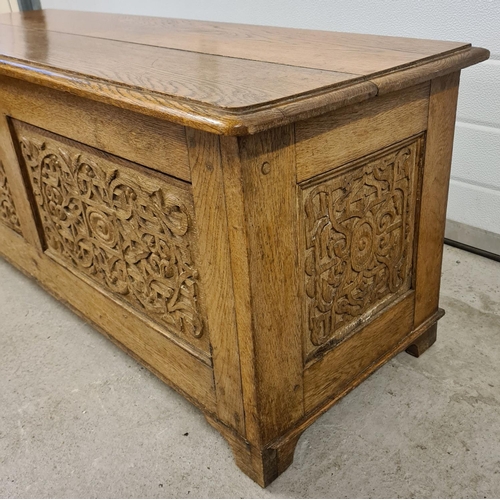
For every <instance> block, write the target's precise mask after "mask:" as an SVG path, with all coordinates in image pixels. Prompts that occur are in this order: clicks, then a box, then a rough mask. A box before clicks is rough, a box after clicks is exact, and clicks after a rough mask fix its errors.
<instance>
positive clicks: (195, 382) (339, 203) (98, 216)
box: [0, 11, 489, 486]
mask: <svg viewBox="0 0 500 500" xmlns="http://www.w3.org/2000/svg"><path fill="white" fill-rule="evenodd" d="M0 54H1V55H0V253H1V254H2V255H3V257H5V258H6V259H7V260H8V261H10V262H11V263H12V264H14V265H15V266H17V267H18V268H19V269H21V270H22V271H24V272H25V273H26V274H28V275H29V276H32V277H34V278H35V279H37V280H38V281H39V282H40V284H41V285H42V286H43V287H45V288H46V289H47V290H48V291H49V292H50V293H52V294H54V295H55V296H56V297H58V298H59V299H60V300H61V301H63V302H65V303H66V304H68V306H70V307H71V308H72V309H74V310H75V311H76V312H77V313H78V314H80V315H81V316H83V317H84V318H86V319H87V320H88V321H90V322H92V323H93V324H94V325H95V327H96V328H97V329H98V330H100V331H102V332H103V333H104V334H106V335H108V336H109V337H110V338H111V339H112V340H113V341H115V342H116V343H117V344H118V345H119V346H120V347H122V348H123V349H125V350H126V351H127V352H129V353H130V354H131V355H132V356H134V357H135V358H136V359H138V360H140V361H141V362H142V363H143V364H144V365H145V366H147V367H148V368H149V369H150V370H151V371H153V372H154V373H155V374H156V375H158V377H160V378H161V379H162V380H164V381H165V382H166V383H168V384H169V385H171V386H172V387H174V388H175V389H176V390H178V391H179V392H180V393H181V394H183V395H184V396H185V397H186V398H188V399H189V400H190V401H192V402H193V403H194V404H195V405H196V406H198V407H199V408H200V409H201V410H202V411H203V412H204V414H205V415H206V418H207V419H208V421H209V422H210V423H211V424H212V425H214V426H215V427H216V428H217V429H218V430H219V431H220V432H221V433H222V435H223V436H224V437H225V438H226V439H227V441H228V442H229V444H230V445H231V447H232V449H233V451H234V454H235V458H236V462H237V464H238V465H239V466H240V467H241V469H242V470H243V471H244V472H245V473H246V474H248V475H249V476H250V477H251V478H253V479H254V480H255V481H257V482H258V483H259V484H260V485H262V486H265V485H267V484H269V483H270V482H271V481H272V480H273V479H275V478H276V477H277V476H278V475H279V474H281V473H282V472H283V471H284V470H285V469H286V467H287V466H288V465H289V464H290V463H291V461H292V459H293V451H294V447H295V444H296V442H297V440H298V438H299V436H300V434H301V432H302V431H303V430H304V429H305V428H306V427H307V426H309V425H310V424H311V423H313V422H314V420H315V419H316V418H318V416H320V415H321V414H322V413H323V412H325V411H326V410H327V409H328V408H329V407H330V406H331V405H333V404H334V403H335V402H336V401H338V400H339V398H341V397H342V396H344V395H345V394H346V393H347V392H348V391H350V390H351V389H353V388H354V387H356V386H357V385H358V384H359V383H360V382H362V381H363V380H364V379H365V378H366V377H368V376H369V375H370V374H371V373H372V372H373V371H374V370H376V369H377V368H378V367H380V366H381V365H382V364H383V363H385V362H386V361H387V360H389V359H390V358H391V357H392V356H394V355H395V354H397V353H398V352H400V351H402V350H405V349H406V350H408V352H410V354H413V355H416V356H418V355H419V354H421V353H422V352H423V351H425V349H427V348H428V347H429V346H430V345H431V344H432V343H433V342H434V340H435V338H436V322H437V320H438V319H439V317H440V316H441V315H442V311H441V310H440V309H439V308H438V295H439V280H440V269H441V257H442V245H443V231H444V222H445V212H446V200H447V191H448V181H449V174H450V163H451V150H452V142H453V131H454V124H455V109H456V100H457V92H458V83H459V72H460V70H461V69H462V68H464V67H466V66H469V65H472V64H475V63H478V62H480V61H482V60H484V59H486V58H487V57H488V55H489V54H488V51H487V50H484V49H480V48H472V47H470V45H469V44H464V43H455V42H441V41H428V40H413V39H403V38H389V37H381V36H367V35H354V34H346V33H330V32H314V31H306V30H291V29H280V28H268V27H258V26H245V25H230V24H223V23H209V22H198V21H186V20H174V19H160V18H146V17H133V16H117V15H108V14H91V13H70V12H64V11H44V12H32V13H27V14H12V15H10V14H8V15H3V16H0Z"/></svg>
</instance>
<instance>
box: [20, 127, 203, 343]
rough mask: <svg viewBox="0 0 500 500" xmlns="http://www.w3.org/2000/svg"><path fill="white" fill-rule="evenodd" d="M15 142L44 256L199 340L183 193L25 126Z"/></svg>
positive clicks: (195, 279)
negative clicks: (35, 207) (40, 231)
mask: <svg viewBox="0 0 500 500" xmlns="http://www.w3.org/2000/svg"><path fill="white" fill-rule="evenodd" d="M19 140H20V146H21V152H22V156H23V158H24V162H25V164H26V168H27V170H28V173H29V177H30V180H31V184H32V188H33V193H34V197H35V200H36V202H37V205H38V212H39V216H40V219H41V224H42V226H43V233H44V236H45V240H46V246H47V253H48V254H49V255H50V256H51V257H53V258H55V259H56V260H58V261H60V262H61V261H62V263H64V264H65V265H69V267H70V268H76V269H77V270H78V271H80V272H81V273H84V274H85V275H87V276H88V277H90V278H92V279H93V280H95V281H97V282H98V283H100V284H101V285H103V286H104V287H105V288H106V289H108V290H110V291H112V292H113V293H114V294H115V296H118V297H120V298H121V300H124V301H126V302H128V303H129V304H131V305H133V306H135V307H136V308H137V309H139V310H142V311H143V312H145V313H146V314H147V316H148V317H149V318H151V319H152V320H154V321H156V322H157V323H159V324H161V325H162V326H166V327H167V329H168V330H169V331H170V332H172V333H174V334H175V335H177V336H180V337H182V338H184V339H187V340H188V341H192V340H194V339H199V338H200V337H202V335H203V325H202V321H201V319H200V315H199V313H198V308H197V293H198V273H197V271H196V269H195V266H194V261H193V253H194V251H193V216H192V208H191V204H192V201H191V198H190V195H189V194H188V192H187V191H186V190H185V189H181V188H180V187H178V186H177V185H176V184H175V183H172V184H170V183H167V182H165V180H163V179H162V178H160V177H159V176H157V175H155V174H146V173H145V171H144V170H143V169H142V168H140V167H138V166H135V165H132V164H129V163H127V162H125V161H122V160H120V159H118V158H114V157H111V156H109V155H101V154H98V153H97V152H95V153H94V152H93V151H92V150H90V148H87V147H85V146H81V145H78V144H77V143H74V142H73V141H69V140H62V139H61V141H59V140H58V139H57V138H53V136H52V135H45V134H38V133H37V132H35V131H33V130H32V127H30V128H27V129H26V130H21V134H20V136H19ZM177 184H179V183H177Z"/></svg>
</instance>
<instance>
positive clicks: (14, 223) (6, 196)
mask: <svg viewBox="0 0 500 500" xmlns="http://www.w3.org/2000/svg"><path fill="white" fill-rule="evenodd" d="M0 221H1V222H2V223H4V224H5V225H7V226H9V227H10V228H11V229H13V230H14V231H16V232H17V233H19V234H21V225H20V224H19V219H18V217H17V213H16V207H15V205H14V199H13V198H12V192H11V190H10V186H9V181H8V179H7V175H6V174H5V168H4V166H3V163H2V161H1V160H0Z"/></svg>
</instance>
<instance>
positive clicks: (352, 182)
mask: <svg viewBox="0 0 500 500" xmlns="http://www.w3.org/2000/svg"><path fill="white" fill-rule="evenodd" d="M421 140H422V139H417V140H414V141H413V142H410V143H406V144H405V145H403V146H399V147H398V148H396V149H394V148H392V149H389V150H386V151H385V152H382V153H381V154H379V155H378V156H376V157H373V156H372V157H371V158H370V159H367V160H366V161H365V162H362V161H361V162H357V163H356V164H354V165H352V166H350V167H346V168H343V169H341V171H340V172H339V173H337V174H334V175H333V176H332V177H331V178H329V179H327V180H322V181H321V183H319V184H315V185H312V186H307V187H305V188H304V191H303V208H304V212H305V287H306V296H307V307H306V309H307V310H306V316H307V320H306V321H307V329H308V331H309V332H310V338H309V342H308V345H309V349H308V350H309V351H314V350H317V349H318V346H322V345H325V344H327V345H335V344H337V343H338V342H340V341H341V340H343V339H344V338H346V337H347V336H348V335H349V333H350V332H351V331H352V330H353V329H355V328H356V327H357V326H358V325H359V324H360V322H362V321H363V320H364V319H366V318H367V317H368V315H369V314H372V313H373V312H374V311H376V310H379V309H380V308H381V307H383V306H384V305H385V304H387V303H388V302H389V301H392V300H394V299H395V298H397V297H398V296H400V295H401V294H402V293H404V292H406V291H407V290H409V289H410V288H411V280H412V276H411V274H412V247H413V234H414V217H415V214H414V211H415V199H416V193H415V191H416V179H417V170H418V163H419V158H420V149H421V148H420V144H421Z"/></svg>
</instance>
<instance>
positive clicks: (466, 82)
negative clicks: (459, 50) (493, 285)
mask: <svg viewBox="0 0 500 500" xmlns="http://www.w3.org/2000/svg"><path fill="white" fill-rule="evenodd" d="M42 6H43V8H59V9H78V10H90V11H101V12H121V13H129V14H144V15H153V16H166V17H181V18H190V19H203V20H215V21H228V22H240V23H249V24H267V25H274V26H288V27H294V28H311V29H323V30H333V31H350V32H358V33H373V34H381V35H395V36H408V37H416V38H434V39H443V40H457V41H463V42H471V43H472V44H473V45H476V46H479V47H485V48H487V49H489V50H490V51H491V59H490V60H489V61H486V62H484V63H482V64H480V65H479V66H475V67H472V68H468V69H466V70H464V71H463V72H462V85H461V89H460V98H459V106H458V122H457V131H456V140H455V150H454V157H453V168H452V181H451V189H450V199H449V203H448V217H449V219H451V220H453V221H457V222H460V223H464V224H467V225H470V226H474V227H478V228H480V229H483V230H486V231H490V232H493V233H497V234H499V235H500V0H397V1H396V0H371V1H367V0H140V1H139V0H107V1H105V0H42ZM499 253H500V252H499Z"/></svg>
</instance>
